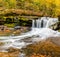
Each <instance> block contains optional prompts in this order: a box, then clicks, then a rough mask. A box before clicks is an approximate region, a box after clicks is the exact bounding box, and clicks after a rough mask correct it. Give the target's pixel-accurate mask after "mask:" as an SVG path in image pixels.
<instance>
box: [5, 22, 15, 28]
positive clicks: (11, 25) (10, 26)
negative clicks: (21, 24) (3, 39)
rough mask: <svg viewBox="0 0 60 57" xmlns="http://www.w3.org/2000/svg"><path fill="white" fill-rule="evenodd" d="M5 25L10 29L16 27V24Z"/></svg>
mask: <svg viewBox="0 0 60 57" xmlns="http://www.w3.org/2000/svg"><path fill="white" fill-rule="evenodd" d="M4 25H5V26H7V27H9V28H13V27H14V26H15V24H14V23H12V24H4Z"/></svg>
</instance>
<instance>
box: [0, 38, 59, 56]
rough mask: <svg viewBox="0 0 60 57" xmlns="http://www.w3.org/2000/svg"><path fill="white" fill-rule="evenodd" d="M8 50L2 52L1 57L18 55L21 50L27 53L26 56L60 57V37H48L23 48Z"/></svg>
mask: <svg viewBox="0 0 60 57" xmlns="http://www.w3.org/2000/svg"><path fill="white" fill-rule="evenodd" d="M6 51H8V52H0V57H18V56H20V52H21V51H22V53H24V54H26V56H25V57H59V56H60V37H51V38H47V39H45V40H42V41H39V42H35V43H33V44H30V45H27V46H26V47H25V48H22V49H17V48H12V47H10V48H8V49H7V50H6Z"/></svg>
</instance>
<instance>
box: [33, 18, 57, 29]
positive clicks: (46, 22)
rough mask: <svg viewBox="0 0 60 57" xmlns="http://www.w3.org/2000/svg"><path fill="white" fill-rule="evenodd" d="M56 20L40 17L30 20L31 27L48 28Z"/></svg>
mask: <svg viewBox="0 0 60 57" xmlns="http://www.w3.org/2000/svg"><path fill="white" fill-rule="evenodd" d="M56 22H58V19H57V18H49V17H48V18H46V17H42V18H40V19H37V20H32V28H49V26H51V25H53V24H55V23H56Z"/></svg>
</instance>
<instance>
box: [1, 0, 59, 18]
mask: <svg viewBox="0 0 60 57" xmlns="http://www.w3.org/2000/svg"><path fill="white" fill-rule="evenodd" d="M59 1H60V0H0V7H3V8H5V9H24V10H32V11H36V12H40V13H42V14H43V16H51V17H57V16H58V15H59V14H60V2H59Z"/></svg>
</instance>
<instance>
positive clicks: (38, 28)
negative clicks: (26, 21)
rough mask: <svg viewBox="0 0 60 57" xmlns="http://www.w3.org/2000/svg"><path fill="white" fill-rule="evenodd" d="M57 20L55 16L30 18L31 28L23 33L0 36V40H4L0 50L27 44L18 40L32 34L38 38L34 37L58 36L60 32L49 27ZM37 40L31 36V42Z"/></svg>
mask: <svg viewBox="0 0 60 57" xmlns="http://www.w3.org/2000/svg"><path fill="white" fill-rule="evenodd" d="M57 21H58V19H57V18H49V17H48V18H46V17H42V18H40V19H37V20H32V30H31V31H29V32H27V33H24V34H23V35H19V36H9V37H0V42H4V43H5V44H4V45H3V46H0V48H1V50H0V51H3V50H5V49H7V48H9V47H14V48H22V47H24V46H26V45H28V44H31V43H27V42H24V41H20V40H21V39H25V38H29V37H32V36H39V38H37V37H36V39H38V40H41V39H45V38H47V37H57V36H58V37H60V33H59V32H58V31H54V30H52V29H50V28H49V26H51V25H53V24H55V23H56V22H57ZM34 41H37V40H34V38H32V42H34Z"/></svg>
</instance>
